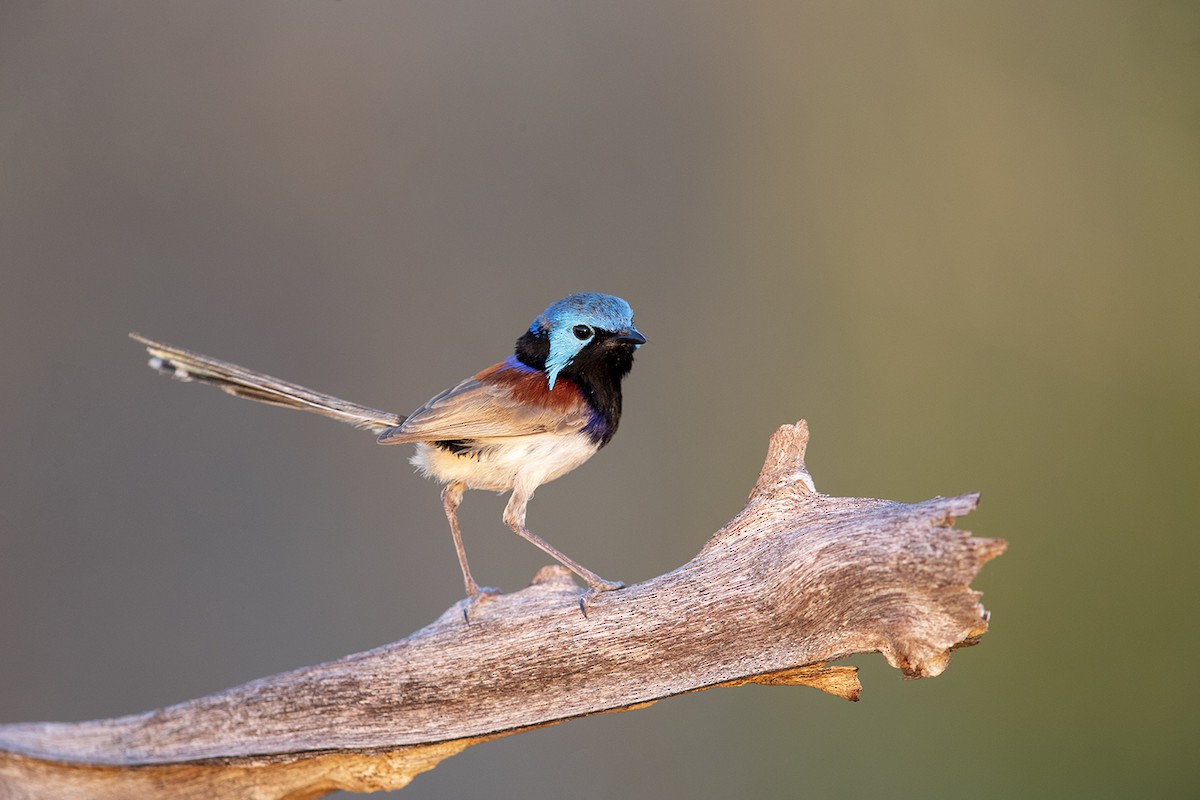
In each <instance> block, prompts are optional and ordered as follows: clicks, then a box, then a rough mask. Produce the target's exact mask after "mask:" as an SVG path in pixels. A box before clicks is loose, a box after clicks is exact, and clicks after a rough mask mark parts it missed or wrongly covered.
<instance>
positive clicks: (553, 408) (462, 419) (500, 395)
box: [379, 363, 590, 444]
mask: <svg viewBox="0 0 1200 800" xmlns="http://www.w3.org/2000/svg"><path fill="white" fill-rule="evenodd" d="M589 419H590V412H589V410H588V407H587V404H586V403H585V402H584V400H583V397H582V396H581V395H580V394H579V390H578V389H577V388H576V387H575V385H574V384H572V383H571V382H570V381H560V382H558V384H557V385H556V386H555V388H554V391H553V392H551V391H550V390H549V388H548V387H547V386H546V376H545V375H544V374H542V373H541V372H524V371H519V370H514V369H511V368H506V365H504V364H503V363H501V364H497V365H496V366H494V367H492V368H490V369H487V370H484V371H483V372H481V373H479V374H478V375H476V376H475V377H474V378H468V379H467V380H465V381H463V382H462V383H460V384H458V385H457V386H455V387H454V388H452V389H447V390H446V391H444V392H442V393H441V394H439V395H438V396H437V397H434V398H433V399H432V400H430V401H429V402H428V403H426V404H425V405H423V406H421V407H420V408H418V409H417V410H416V411H414V412H413V413H412V414H410V415H409V417H408V419H406V420H405V421H404V423H403V424H401V425H398V426H397V427H395V428H392V429H391V430H387V431H384V432H383V434H382V435H380V437H379V443H380V444H403V443H404V442H436V441H454V440H458V439H498V438H507V437H511V436H529V435H531V434H537V433H569V432H572V431H577V430H579V429H581V428H583V427H584V426H585V425H587V423H588V420H589Z"/></svg>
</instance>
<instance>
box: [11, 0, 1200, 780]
mask: <svg viewBox="0 0 1200 800" xmlns="http://www.w3.org/2000/svg"><path fill="white" fill-rule="evenodd" d="M1198 31H1200V6H1197V4H1195V3H1194V2H1103V1H1102V0H1087V1H1086V2H1084V1H1081V2H1055V3H1046V2H1040V0H1039V1H1037V2H1033V1H1031V2H1007V3H990V4H985V3H959V2H949V1H948V2H916V3H892V2H812V3H775V4H772V3H756V2H750V3H722V4H714V3H694V2H666V3H640V2H623V3H621V2H617V3H613V2H605V3H586V4H585V3H562V2H541V1H540V0H530V1H529V2H519V3H495V2H458V1H457V0H428V1H427V2H394V3H392V2H359V1H358V0H347V1H346V2H332V1H329V0H322V1H321V2H263V3H243V2H224V1H216V0H213V1H211V2H203V3H189V2H158V1H157V0H155V1H153V2H151V1H149V0H147V1H146V2H105V3H84V2H50V3H46V2H26V1H25V0H5V2H4V3H3V4H0V376H3V377H2V378H0V380H2V381H3V391H2V392H0V449H2V450H3V458H0V721H5V722H15V721H31V720H80V719H87V718H96V717H108V716H114V715H120V714H126V713H131V712H136V711H142V710H147V709H151V708H155V707H159V706H162V705H166V704H170V703H174V702H177V701H181V700H184V699H188V698H191V697H196V696H200V695H203V694H206V693H209V692H213V691H216V690H219V689H222V688H225V687H228V686H232V685H236V684H238V683H241V682H244V681H247V680H250V679H253V678H256V677H260V676H263V675H266V674H270V673H274V672H278V671H282V670H286V669H289V668H293V667H297V666H301V665H305V664H311V663H315V662H319V661H322V660H327V659H332V658H335V657H337V656H340V655H343V654H346V653H351V652H355V651H359V650H363V649H367V648H370V647H373V646H375V645H379V644H382V643H385V642H389V641H393V640H396V639H398V638H401V637H402V636H404V635H406V634H407V633H409V632H411V631H413V630H414V629H416V628H419V627H421V626H422V625H424V624H426V623H427V622H429V621H431V620H432V619H433V618H434V617H436V616H437V615H438V614H440V613H441V612H442V611H443V610H444V609H445V608H447V607H448V606H449V605H450V604H452V603H454V602H455V601H456V600H458V599H459V596H460V594H461V582H460V578H459V574H458V568H457V566H456V564H455V560H454V553H453V548H452V546H451V542H450V537H449V535H448V533H447V530H446V525H445V521H444V519H443V516H442V511H441V507H440V504H439V502H438V495H437V488H436V486H435V485H433V484H431V483H428V482H426V481H423V480H421V479H420V478H419V477H416V476H414V475H413V474H412V468H411V467H410V466H409V465H408V463H407V461H406V456H407V453H406V452H405V453H402V452H400V450H399V449H398V448H381V447H376V446H374V445H373V443H372V441H371V438H370V436H368V435H366V434H362V433H359V432H356V431H354V430H353V429H351V428H348V427H345V426H341V425H337V424H335V423H332V422H329V421H326V420H322V419H320V418H318V417H312V416H308V415H300V414H293V413H288V412H283V411H279V410H275V409H271V408H268V407H265V406H261V405H257V404H252V403H247V402H244V401H237V400H233V399H230V398H226V397H225V396H223V395H221V394H219V393H217V392H214V391H212V390H209V389H206V388H202V387H196V386H183V385H179V384H174V383H172V382H170V381H167V380H164V379H162V378H159V377H157V376H155V375H153V374H152V373H151V372H150V371H149V370H147V369H146V368H145V366H144V364H145V360H144V357H143V354H142V352H141V350H140V349H139V348H138V347H136V346H135V345H134V344H133V343H132V342H130V341H129V340H127V339H126V338H125V334H126V332H128V331H131V330H136V331H139V332H141V333H144V334H146V335H150V336H154V337H158V338H162V339H164V340H166V341H169V342H174V343H178V344H181V345H184V346H187V347H191V348H193V349H197V350H201V351H204V352H208V353H211V354H213V355H217V356H219V357H225V358H228V359H230V360H234V361H237V362H239V363H243V364H245V365H247V366H251V367H255V368H259V369H262V370H265V371H268V372H271V373H272V374H275V375H278V376H281V377H284V378H288V379H291V380H294V381H296V382H299V383H304V384H307V385H310V386H312V387H314V388H317V389H322V390H325V391H329V392H332V393H336V394H340V395H342V396H344V397H347V398H349V399H353V400H357V401H360V402H363V403H367V404H370V405H375V406H378V407H383V408H389V409H394V410H396V411H400V412H403V411H406V410H410V409H412V408H414V407H415V406H416V405H418V404H419V403H421V402H422V401H424V400H425V399H426V398H427V397H429V396H430V395H431V394H433V393H434V392H436V391H438V390H440V389H442V388H444V387H446V386H448V385H450V384H451V383H453V382H455V381H457V380H459V379H460V378H462V377H465V376H466V375H469V374H471V373H472V372H474V371H475V370H477V369H479V368H481V367H483V366H486V365H488V364H490V363H492V362H493V361H495V360H498V359H499V358H502V357H503V356H505V355H506V354H507V353H508V352H509V351H510V348H511V346H512V342H513V340H514V339H515V338H516V337H517V335H518V334H520V333H521V332H522V330H523V329H524V328H525V327H526V326H527V325H528V323H529V321H530V320H531V319H532V318H533V316H534V315H535V314H537V313H538V312H539V311H540V310H541V309H542V308H543V307H544V306H545V305H546V304H547V303H548V302H550V301H551V300H554V299H556V298H558V297H560V296H561V295H563V294H566V293H567V292H570V291H577V290H596V291H604V292H610V293H613V294H618V295H621V296H623V297H625V298H626V299H628V300H629V301H630V303H631V304H632V305H633V307H634V309H635V311H636V313H637V321H638V324H639V326H640V327H641V328H642V330H643V331H645V332H646V334H647V335H648V336H649V338H650V344H649V345H648V346H646V347H644V348H643V349H642V351H641V353H640V354H639V356H638V361H637V365H636V368H635V369H634V372H633V374H632V376H631V378H630V380H629V381H628V382H627V392H626V416H625V418H624V420H623V422H622V430H621V433H620V434H619V435H618V436H617V438H616V439H615V440H614V442H613V444H612V445H611V446H610V447H609V448H607V449H606V450H604V451H603V452H602V453H601V454H600V455H599V456H598V457H596V458H595V459H594V460H593V461H591V462H590V463H589V464H587V465H586V466H585V467H584V468H583V469H580V470H578V471H577V472H575V473H573V474H571V475H569V476H567V477H565V478H562V479H561V480H559V481H558V482H556V483H553V484H550V485H548V486H545V487H543V489H542V490H541V491H540V492H539V494H538V497H537V498H536V500H535V501H534V502H533V504H532V506H531V511H530V524H531V527H532V528H533V529H534V530H536V531H540V532H541V533H543V534H544V535H546V536H547V538H549V539H550V540H551V541H553V542H555V543H556V544H558V545H559V546H560V547H562V548H563V549H564V550H565V551H566V552H568V553H570V554H571V555H573V556H574V557H576V558H578V559H579V560H580V561H581V562H583V563H585V564H587V565H588V566H590V567H591V568H593V569H595V570H596V571H598V572H599V573H600V574H602V575H605V576H609V577H614V578H617V577H619V578H621V579H623V580H625V581H626V582H632V581H638V580H642V579H645V578H648V577H651V576H653V575H656V574H659V573H661V572H664V571H666V570H669V569H672V568H673V567H675V566H677V565H679V564H680V563H682V562H684V561H685V560H687V559H688V558H690V557H691V556H692V555H693V554H694V553H695V552H696V550H697V549H698V548H699V547H700V546H701V544H702V542H703V541H704V540H705V539H706V537H707V536H708V535H709V534H710V533H712V532H713V531H714V530H716V529H717V528H718V527H719V526H721V525H722V524H723V523H724V522H725V521H726V520H728V519H729V518H730V517H731V516H732V515H733V514H734V513H735V512H736V511H737V510H738V509H739V508H740V507H741V504H742V502H743V500H744V499H745V496H746V493H747V491H748V490H749V488H750V486H751V485H752V483H753V481H754V478H755V476H756V474H757V471H758V468H759V466H760V464H761V459H762V456H763V455H764V453H765V448H766V442H767V438H768V436H769V434H770V433H771V432H772V431H773V430H774V429H775V428H776V427H777V426H778V425H780V424H783V423H788V422H794V421H795V420H796V419H799V418H801V417H804V418H806V419H808V420H809V422H810V425H811V427H812V442H811V445H810V448H809V467H810V469H811V471H812V473H813V475H814V477H815V480H816V483H817V486H818V488H819V489H820V490H822V491H824V492H827V493H831V494H839V495H855V496H872V497H886V498H892V499H898V500H906V501H916V500H921V499H924V498H927V497H931V496H934V495H938V494H943V495H945V494H955V493H960V492H966V491H971V490H981V491H982V492H983V505H982V507H981V509H980V510H979V511H978V512H976V513H974V514H972V515H970V516H969V517H967V518H964V519H963V520H962V521H960V526H961V527H964V528H967V529H970V530H972V531H974V532H976V533H978V534H980V535H986V536H1001V537H1004V538H1007V539H1008V540H1009V541H1010V549H1009V552H1008V554H1007V555H1005V556H1004V557H1003V558H1001V559H1000V560H998V561H995V562H993V563H991V564H989V565H988V566H987V567H986V568H985V569H984V571H983V572H982V574H981V575H980V577H979V579H978V580H977V582H976V584H975V585H976V587H977V588H980V589H982V590H984V591H985V593H986V594H985V603H986V604H987V605H988V607H989V608H990V609H991V610H992V611H993V614H994V616H993V623H992V630H991V632H990V633H989V634H988V635H987V636H986V637H985V639H984V641H983V643H982V645H981V646H979V647H975V648H971V649H968V650H963V651H959V652H958V653H956V654H955V656H954V660H953V663H952V664H951V666H950V668H949V670H948V671H947V672H946V673H945V674H944V675H942V676H941V677H939V678H936V679H932V680H925V681H918V682H905V681H903V680H901V678H900V676H899V674H898V673H897V672H896V671H894V670H891V669H889V668H888V667H887V666H886V664H884V662H883V660H882V658H880V657H879V656H859V657H856V659H855V662H856V663H859V664H861V665H862V667H863V670H864V674H863V678H864V682H865V689H866V690H865V693H864V695H863V699H862V701H861V702H859V703H857V704H848V703H845V702H844V701H840V700H836V699H834V698H832V697H828V696H825V695H821V694H819V693H817V692H815V691H811V690H805V689H786V688H765V687H751V688H741V689H736V690H717V691H710V692H703V693H700V694H695V695H691V696H687V697H681V698H676V699H672V700H668V701H664V702H661V703H658V704H657V705H655V706H653V707H652V708H648V709H644V710H640V711H636V712H632V713H625V714H613V715H604V716H602V717H598V718H592V719H585V720H579V721H573V722H570V723H567V724H564V725H559V726H555V727H552V728H549V729H544V730H539V731H536V732H532V733H528V734H524V735H519V736H513V737H509V738H506V739H503V740H500V741H496V742H493V743H489V744H485V745H482V746H478V747H474V748H471V749H470V750H468V751H467V752H465V753H463V754H462V755H460V756H457V757H455V758H453V759H451V760H449V761H447V762H445V763H443V764H442V765H441V766H440V767H438V768H437V769H436V770H434V771H432V772H430V773H428V774H426V775H423V776H421V777H419V778H418V779H417V780H416V781H415V782H414V783H413V784H412V785H411V786H410V787H409V788H408V789H407V790H405V792H404V793H403V796H404V797H408V798H423V797H424V798H459V797H469V796H480V795H481V794H483V793H485V792H486V793H487V794H488V795H489V796H497V797H549V796H562V797H579V798H601V797H603V798H609V797H613V796H621V797H629V798H651V797H653V798H661V797H688V798H727V797H735V796H736V797H792V796H802V795H809V796H811V795H821V796H825V797H864V796H866V797H869V796H884V795H887V796H890V797H917V796H920V797H926V798H929V797H947V798H949V797H955V798H957V797H980V798H983V797H995V798H1011V797H1069V796H1086V797H1090V798H1102V797H1131V796H1155V797H1184V796H1190V797H1194V796H1196V794H1197V792H1198V791H1200V779H1198V777H1197V770H1196V763H1195V759H1196V753H1197V751H1198V749H1200V748H1198V744H1200V742H1198V738H1200V737H1198V734H1197V726H1196V721H1195V720H1196V713H1197V711H1198V710H1200V709H1198V703H1197V700H1198V692H1197V688H1196V686H1197V682H1196V681H1195V680H1193V679H1192V678H1191V677H1189V676H1190V672H1191V671H1192V670H1193V669H1194V668H1195V664H1196V660H1197V656H1200V652H1198V649H1200V647H1198V645H1197V643H1196V636H1195V631H1196V622H1195V611H1196V605H1197V599H1198V598H1197V595H1198V592H1197V588H1196V587H1197V579H1196V577H1195V573H1196V564H1197V558H1198V556H1200V546H1198V544H1197V539H1198V537H1197V535H1196V531H1197V525H1196V510H1195V501H1196V494H1197V485H1198V481H1200V458H1198V456H1197V451H1198V448H1200V425H1198V424H1197V421H1196V412H1197V410H1198V408H1200V370H1198V352H1200V348H1198V342H1200V268H1198V267H1200V33H1198ZM502 506H503V499H501V498H497V497H495V496H492V495H486V494H480V493H472V494H470V495H468V497H467V500H466V503H465V505H464V508H463V519H464V527H465V531H466V537H467V545H468V549H469V550H470V552H471V554H472V564H473V565H474V567H475V570H476V572H477V576H478V577H479V578H480V579H481V580H482V581H483V582H484V583H486V584H490V585H493V586H499V587H503V588H506V589H510V590H512V589H516V588H519V587H521V586H523V585H525V584H526V582H527V581H528V579H529V578H530V577H531V576H532V575H533V573H534V572H535V571H536V569H537V568H538V567H539V566H541V565H542V564H543V563H545V562H546V559H545V558H544V557H543V556H542V555H541V554H540V553H539V552H538V551H536V550H535V549H533V548H532V547H530V546H528V545H527V544H525V543H523V542H521V541H519V540H518V539H517V538H516V537H515V536H513V535H512V534H511V533H510V532H508V531H507V529H505V528H504V527H503V525H502V523H501V521H500V512H501V509H502Z"/></svg>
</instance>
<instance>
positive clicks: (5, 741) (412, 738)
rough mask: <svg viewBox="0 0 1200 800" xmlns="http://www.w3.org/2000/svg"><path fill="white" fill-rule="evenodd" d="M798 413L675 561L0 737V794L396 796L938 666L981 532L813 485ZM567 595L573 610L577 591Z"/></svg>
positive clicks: (547, 588)
mask: <svg viewBox="0 0 1200 800" xmlns="http://www.w3.org/2000/svg"><path fill="white" fill-rule="evenodd" d="M807 441H808V428H807V426H806V425H805V423H804V422H803V421H802V422H800V423H798V424H797V425H787V426H784V427H782V428H780V429H779V431H777V432H776V433H775V435H774V436H773V437H772V438H771V443H770V447H769V452H768V454H767V459H766V463H765V465H764V466H763V470H762V473H761V475H760V476H759V479H758V482H757V485H756V486H755V487H754V490H753V491H752V492H751V494H750V498H749V501H748V503H747V505H746V507H745V508H744V509H743V510H742V511H741V513H739V514H738V515H737V516H736V517H735V518H734V519H733V520H732V521H730V522H729V524H728V525H726V526H725V527H724V528H722V529H721V530H720V531H718V532H717V533H716V534H714V535H713V537H712V538H711V539H710V540H709V541H708V542H707V543H706V544H705V545H704V547H703V549H702V550H701V551H700V553H699V554H697V555H696V557H695V558H693V559H692V560H691V561H689V562H688V563H686V564H684V565H683V566H681V567H679V568H678V569H676V570H674V571H672V572H669V573H667V574H665V575H661V576H659V577H657V578H653V579H651V580H648V581H646V582H644V583H640V584H637V585H636V586H630V587H628V588H626V589H622V590H619V591H615V592H606V593H603V594H599V595H593V596H587V597H584V592H583V590H582V589H580V588H579V587H578V586H577V585H576V584H575V583H574V582H573V581H572V580H571V577H570V573H569V572H567V571H566V570H565V569H563V568H561V567H546V568H543V569H542V570H541V571H540V572H539V573H538V574H537V576H535V578H534V581H533V583H532V585H530V586H529V587H528V588H526V589H523V590H521V591H519V592H515V593H513V594H508V595H501V596H498V597H495V598H494V599H492V600H490V601H488V602H486V603H483V604H481V605H479V606H477V607H476V608H475V609H473V610H472V612H471V619H470V624H467V623H466V622H465V621H464V616H463V607H462V606H461V604H460V605H456V606H454V607H452V608H450V609H449V610H447V611H446V612H445V613H444V614H443V615H442V616H441V617H440V618H439V619H437V620H436V621H434V622H433V623H432V624H430V625H429V626H427V627H425V628H423V629H421V630H419V631H417V632H415V633H413V634H412V635H411V636H409V637H408V638H406V639H404V640H402V641H399V642H396V643H394V644H389V645H385V646H383V647H380V648H377V649H375V650H371V651H368V652H365V653H359V654H355V655H351V656H346V657H345V658H342V659H339V660H338V661H334V662H330V663H327V664H319V665H316V666H311V667H304V668H301V669H297V670H294V671H292V672H287V673H283V674H280V675H275V676H271V677H268V678H262V679H260V680H257V681H253V682H251V683H248V684H245V685H243V686H238V687H236V688H233V689H228V690H226V691H223V692H220V693H218V694H214V695H210V696H208V697H203V698H200V699H197V700H191V701H188V702H185V703H180V704H179V705H175V706H171V707H169V708H164V709H159V710H157V711H151V712H147V713H144V714H136V715H132V716H127V717H120V718H117V719H110V720H97V721H92V722H81V723H22V724H14V725H3V726H0V797H4V798H42V797H46V798H49V797H54V798H101V799H102V798H117V797H135V796H136V797H164V798H165V797H171V798H192V797H196V798H200V797H205V798H209V797H254V798H291V799H295V798H312V797H319V796H321V795H323V794H326V793H328V792H331V791H333V790H335V789H347V790H350V791H373V790H379V789H394V788H398V787H401V786H404V785H405V784H407V783H408V782H409V781H411V780H412V778H413V777H414V776H415V775H417V774H419V773H421V772H423V771H425V770H427V769H432V768H433V767H434V766H436V765H437V763H438V762H439V761H441V760H442V759H444V758H446V757H448V756H451V755H454V754H455V753H458V752H460V751H461V750H463V749H465V748H466V747H469V746H470V745H472V744H476V743H478V742H482V741H486V740H487V739H491V738H495V737H497V736H504V735H508V734H511V733H515V732H518V731H520V730H524V729H528V728H532V727H538V726H541V725H547V724H552V723H556V722H561V721H563V720H566V719H570V718H572V717H579V716H584V715H587V714H595V713H599V712H605V711H616V710H629V709H632V708H636V707H639V706H643V705H646V704H649V703H652V702H654V701H656V700H659V699H662V698H664V697H670V696H672V695H677V694H681V693H684V692H689V691H695V690H699V689H705V688H711V687H714V686H737V685H741V684H745V683H768V684H789V685H808V686H814V687H816V688H819V689H822V690H823V691H827V692H831V693H833V694H836V695H839V696H842V697H846V698H848V699H851V700H853V699H857V697H858V692H859V688H860V687H859V684H858V679H857V675H856V673H855V670H854V668H853V667H846V666H828V662H830V661H833V660H836V659H839V658H842V657H844V656H847V655H850V654H853V653H863V652H876V651H877V652H880V653H882V654H883V656H884V657H885V658H886V659H887V661H888V663H890V664H891V665H892V666H894V667H896V668H898V669H900V670H902V671H903V672H904V674H905V675H906V676H908V677H912V678H918V677H925V676H933V675H937V674H939V673H940V672H941V671H942V670H944V669H945V668H946V665H947V663H948V662H949V659H950V652H951V651H952V650H954V649H955V648H958V647H962V646H965V645H971V644H975V643H976V642H977V641H978V639H979V637H980V636H982V635H983V633H985V632H986V630H987V618H988V615H987V612H986V611H985V610H984V608H983V607H982V606H981V605H980V604H979V593H978V592H975V591H973V590H971V589H970V587H969V584H970V582H971V580H972V579H973V578H974V576H975V574H976V573H977V572H978V571H979V569H980V567H981V566H982V565H983V564H984V563H985V562H987V561H988V560H989V559H991V558H994V557H996V556H998V555H1000V554H1001V553H1002V552H1003V551H1004V548H1005V543H1004V542H1003V541H1002V540H999V539H979V538H973V537H972V536H971V535H970V534H969V533H968V532H966V531H961V530H958V529H956V528H954V527H953V526H954V521H955V518H956V517H959V516H962V515H964V514H966V513H968V512H969V511H971V510H972V509H974V508H975V506H976V504H977V502H978V495H975V494H970V495H962V496H959V497H950V498H944V497H937V498H934V499H932V500H927V501H925V502H922V503H915V504H905V503H897V502H890V501H885V500H870V499H858V498H835V497H827V496H824V495H821V494H818V493H817V492H816V490H815V488H814V486H813V483H812V479H811V478H810V477H809V474H808V472H807V470H806V469H805V467H804V450H805V446H806V444H807ZM581 598H583V599H582V601H581Z"/></svg>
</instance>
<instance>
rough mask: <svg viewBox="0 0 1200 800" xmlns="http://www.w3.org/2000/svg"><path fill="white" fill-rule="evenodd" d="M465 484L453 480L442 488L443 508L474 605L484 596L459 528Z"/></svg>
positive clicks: (464, 579)
mask: <svg viewBox="0 0 1200 800" xmlns="http://www.w3.org/2000/svg"><path fill="white" fill-rule="evenodd" d="M465 488H467V487H466V485H465V484H462V483H459V482H458V481H451V482H450V483H447V484H446V488H444V489H442V508H444V509H445V510H446V519H447V520H449V521H450V534H451V535H452V536H453V537H454V550H455V552H457V553H458V565H459V566H460V567H462V574H463V583H464V584H466V586H467V597H468V598H470V600H471V605H474V604H475V603H476V601H478V600H479V598H480V597H482V596H483V590H482V589H480V588H479V584H478V583H476V582H475V579H474V578H472V577H471V568H470V567H469V566H467V550H466V548H464V547H463V540H462V531H460V530H459V529H458V504H459V503H461V502H462V496H463V489H465Z"/></svg>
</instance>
